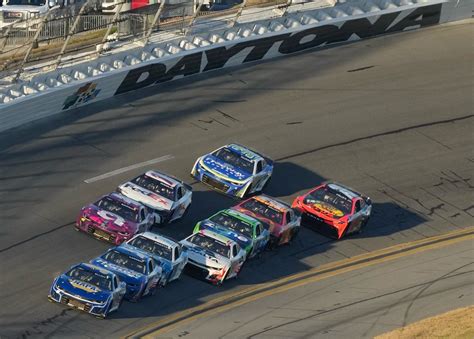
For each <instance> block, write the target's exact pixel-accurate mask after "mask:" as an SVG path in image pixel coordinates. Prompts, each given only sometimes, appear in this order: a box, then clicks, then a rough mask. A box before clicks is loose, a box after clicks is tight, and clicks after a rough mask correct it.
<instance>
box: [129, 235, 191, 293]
mask: <svg viewBox="0 0 474 339" xmlns="http://www.w3.org/2000/svg"><path fill="white" fill-rule="evenodd" d="M120 246H122V247H125V248H130V249H133V250H136V251H142V252H144V253H146V254H147V255H149V256H151V257H152V258H153V259H154V260H155V262H156V263H157V264H158V265H159V266H160V267H161V268H162V270H163V272H162V278H161V279H160V285H161V286H165V285H166V284H168V283H169V282H170V281H173V280H176V279H178V278H179V277H180V276H181V273H182V272H183V269H184V267H185V266H186V264H187V262H188V253H187V252H186V251H184V250H183V248H182V246H181V245H180V244H179V243H178V242H176V241H175V240H173V239H171V238H168V237H165V236H164V235H161V234H156V233H151V232H145V233H141V234H137V235H136V236H134V237H133V238H132V239H130V240H128V241H127V242H126V243H123V244H122V245H120Z"/></svg>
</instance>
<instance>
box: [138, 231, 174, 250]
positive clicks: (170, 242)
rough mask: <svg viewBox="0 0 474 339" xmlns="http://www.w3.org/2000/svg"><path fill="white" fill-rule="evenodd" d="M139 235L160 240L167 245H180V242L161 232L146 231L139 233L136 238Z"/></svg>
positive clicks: (172, 246)
mask: <svg viewBox="0 0 474 339" xmlns="http://www.w3.org/2000/svg"><path fill="white" fill-rule="evenodd" d="M138 236H142V237H144V238H147V239H150V240H153V241H156V242H159V243H160V244H162V245H165V246H167V247H170V248H175V247H176V246H178V242H176V241H175V240H173V239H171V238H168V237H166V236H164V235H161V234H156V233H152V232H144V233H140V234H137V235H136V236H135V237H134V238H136V237H138Z"/></svg>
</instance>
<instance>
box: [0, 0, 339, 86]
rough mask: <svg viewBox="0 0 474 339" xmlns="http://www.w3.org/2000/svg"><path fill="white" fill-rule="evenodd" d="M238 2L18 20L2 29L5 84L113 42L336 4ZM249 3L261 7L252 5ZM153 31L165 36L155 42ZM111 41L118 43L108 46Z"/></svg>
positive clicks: (90, 8)
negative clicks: (221, 7) (216, 8)
mask: <svg viewBox="0 0 474 339" xmlns="http://www.w3.org/2000/svg"><path fill="white" fill-rule="evenodd" d="M123 1H129V0H123ZM222 1H225V0H219V4H220V5H221V4H222ZM238 1H242V2H241V3H240V4H237V5H235V6H233V7H230V8H226V9H224V10H220V11H212V10H211V11H210V10H209V8H208V6H207V4H206V5H203V3H204V0H166V2H162V3H158V4H153V5H149V6H145V7H143V8H139V9H138V10H132V11H128V12H120V9H121V3H118V4H117V5H116V6H117V8H118V11H117V12H116V13H115V14H113V13H112V14H108V15H104V14H98V13H97V10H98V7H97V0H86V2H85V3H82V4H81V5H77V6H76V7H73V8H67V9H61V10H58V11H55V12H53V11H50V13H48V14H47V15H46V16H44V17H42V18H39V19H35V21H32V20H30V21H28V20H24V21H17V22H15V23H13V24H10V25H8V26H5V27H3V28H1V29H0V80H2V81H3V82H7V81H8V82H12V81H13V82H16V81H19V80H21V77H22V75H23V73H24V69H25V68H26V67H28V66H29V67H32V66H34V67H35V68H41V69H44V70H51V69H56V68H57V67H60V65H62V64H64V62H65V60H66V59H67V60H68V62H73V60H76V59H77V58H82V57H84V56H85V55H86V54H87V55H88V56H87V57H88V58H90V57H91V56H92V57H93V56H94V54H95V56H96V57H98V56H100V55H101V54H102V53H103V51H104V50H107V49H108V48H109V47H106V45H107V44H109V45H110V46H112V47H113V46H124V44H127V43H129V42H130V43H131V42H134V43H137V42H139V43H140V44H142V45H146V44H148V43H149V41H150V40H152V41H155V42H157V41H166V39H168V40H169V39H175V38H177V37H179V36H185V35H187V34H190V32H192V34H210V33H212V30H222V29H223V28H224V29H225V28H226V27H227V28H232V27H234V25H236V24H237V25H238V22H240V21H245V20H247V21H254V20H256V19H254V18H255V17H257V16H258V15H259V13H260V12H262V13H264V12H265V13H266V14H267V15H268V16H271V17H278V16H284V15H285V14H286V11H287V10H288V8H290V7H291V6H293V5H294V4H293V1H295V2H296V1H298V4H297V5H295V6H301V5H302V4H303V5H304V1H307V2H306V3H312V4H314V3H316V2H321V3H322V2H327V3H330V2H331V1H335V0H238ZM247 1H249V2H250V1H252V2H253V3H254V4H255V6H253V7H250V6H247ZM204 9H206V10H204ZM244 9H245V11H244ZM296 10H298V9H296ZM153 32H160V34H157V35H153V38H152V33H153ZM110 39H113V40H114V41H117V40H118V43H115V42H113V43H108V41H109V40H110ZM134 46H136V44H135V45H134ZM110 48H111V47H110ZM79 52H81V53H79ZM78 53H79V54H80V55H81V56H78V55H79V54H78Z"/></svg>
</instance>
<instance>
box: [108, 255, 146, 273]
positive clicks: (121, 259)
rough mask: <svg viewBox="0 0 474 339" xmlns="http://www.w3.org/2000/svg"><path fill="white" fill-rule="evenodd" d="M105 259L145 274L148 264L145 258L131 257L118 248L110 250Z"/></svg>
mask: <svg viewBox="0 0 474 339" xmlns="http://www.w3.org/2000/svg"><path fill="white" fill-rule="evenodd" d="M104 259H105V260H107V261H108V262H111V263H113V264H115V265H118V266H122V267H125V268H128V269H129V270H132V271H135V272H138V273H141V274H145V273H146V265H145V261H144V260H140V259H138V258H134V257H131V256H129V255H126V254H124V253H120V252H118V251H116V250H112V251H109V252H107V253H106V254H105V256H104Z"/></svg>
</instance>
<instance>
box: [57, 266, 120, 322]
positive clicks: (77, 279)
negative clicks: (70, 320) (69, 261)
mask: <svg viewBox="0 0 474 339" xmlns="http://www.w3.org/2000/svg"><path fill="white" fill-rule="evenodd" d="M125 290H126V287H125V283H123V282H120V280H119V279H118V277H117V275H116V274H114V273H112V272H110V271H108V270H105V269H103V268H100V267H97V266H94V265H91V264H87V263H82V264H78V265H75V266H72V267H71V268H70V269H69V271H67V272H66V273H63V274H61V275H60V276H59V277H57V278H55V279H54V281H53V285H52V286H51V289H50V291H49V294H48V299H49V300H50V301H54V302H57V303H61V304H64V305H67V306H70V307H74V308H77V309H80V310H82V311H85V312H87V313H90V314H93V315H95V316H97V317H102V318H105V317H106V316H107V315H108V314H109V313H110V312H113V311H116V310H117V309H118V308H119V307H120V305H121V303H122V300H123V297H124V295H125Z"/></svg>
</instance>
